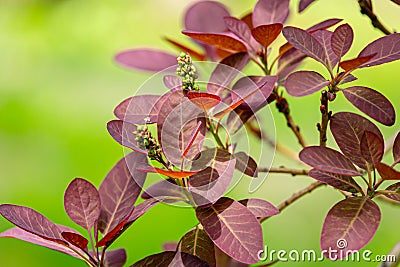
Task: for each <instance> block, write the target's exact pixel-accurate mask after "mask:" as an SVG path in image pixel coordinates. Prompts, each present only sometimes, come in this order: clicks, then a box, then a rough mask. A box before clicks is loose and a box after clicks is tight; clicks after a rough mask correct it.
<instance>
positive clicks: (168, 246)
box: [162, 241, 178, 251]
mask: <svg viewBox="0 0 400 267" xmlns="http://www.w3.org/2000/svg"><path fill="white" fill-rule="evenodd" d="M162 248H163V250H164V251H176V249H177V248H178V243H177V242H173V241H171V242H165V243H163V244H162Z"/></svg>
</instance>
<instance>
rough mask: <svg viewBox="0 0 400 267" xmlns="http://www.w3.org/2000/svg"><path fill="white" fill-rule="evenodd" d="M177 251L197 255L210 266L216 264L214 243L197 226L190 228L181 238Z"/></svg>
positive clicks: (212, 266)
mask: <svg viewBox="0 0 400 267" xmlns="http://www.w3.org/2000/svg"><path fill="white" fill-rule="evenodd" d="M177 251H178V252H185V253H188V254H191V255H194V256H197V257H198V258H200V259H201V260H203V261H205V262H207V263H208V264H209V265H210V266H211V267H215V265H216V263H215V253H214V243H213V241H212V240H211V239H210V237H209V236H208V235H207V233H206V231H204V230H203V229H200V228H199V227H196V228H195V229H193V230H190V231H189V232H187V233H186V234H185V235H184V236H183V237H182V238H181V240H180V241H179V246H178V248H177Z"/></svg>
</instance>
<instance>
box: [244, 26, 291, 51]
mask: <svg viewBox="0 0 400 267" xmlns="http://www.w3.org/2000/svg"><path fill="white" fill-rule="evenodd" d="M282 28H283V25H282V24H280V23H275V24H269V25H261V26H258V27H256V28H254V29H252V30H251V34H252V35H253V37H254V39H256V40H257V42H259V43H260V44H261V45H262V46H264V47H268V46H269V45H270V44H271V43H272V42H273V41H275V39H276V38H277V37H278V36H279V34H280V33H281V31H282Z"/></svg>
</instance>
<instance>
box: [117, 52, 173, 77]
mask: <svg viewBox="0 0 400 267" xmlns="http://www.w3.org/2000/svg"><path fill="white" fill-rule="evenodd" d="M115 61H117V63H118V64H120V65H122V66H124V67H127V68H132V69H137V70H144V71H151V72H159V71H162V70H164V69H166V68H169V67H171V66H174V65H177V61H176V56H174V55H171V54H168V53H165V52H163V51H158V50H152V49H131V50H125V51H122V52H120V53H118V54H117V55H116V56H115Z"/></svg>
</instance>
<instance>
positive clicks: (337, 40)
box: [332, 23, 354, 58]
mask: <svg viewBox="0 0 400 267" xmlns="http://www.w3.org/2000/svg"><path fill="white" fill-rule="evenodd" d="M353 37H354V34H353V29H352V28H351V27H350V25H349V24H347V23H346V24H343V25H340V26H339V27H337V28H336V29H335V31H334V32H333V35H332V50H333V52H334V53H335V54H336V55H337V56H338V57H339V58H341V57H343V56H344V55H345V54H346V53H347V52H348V51H349V49H350V47H351V44H352V43H353Z"/></svg>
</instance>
